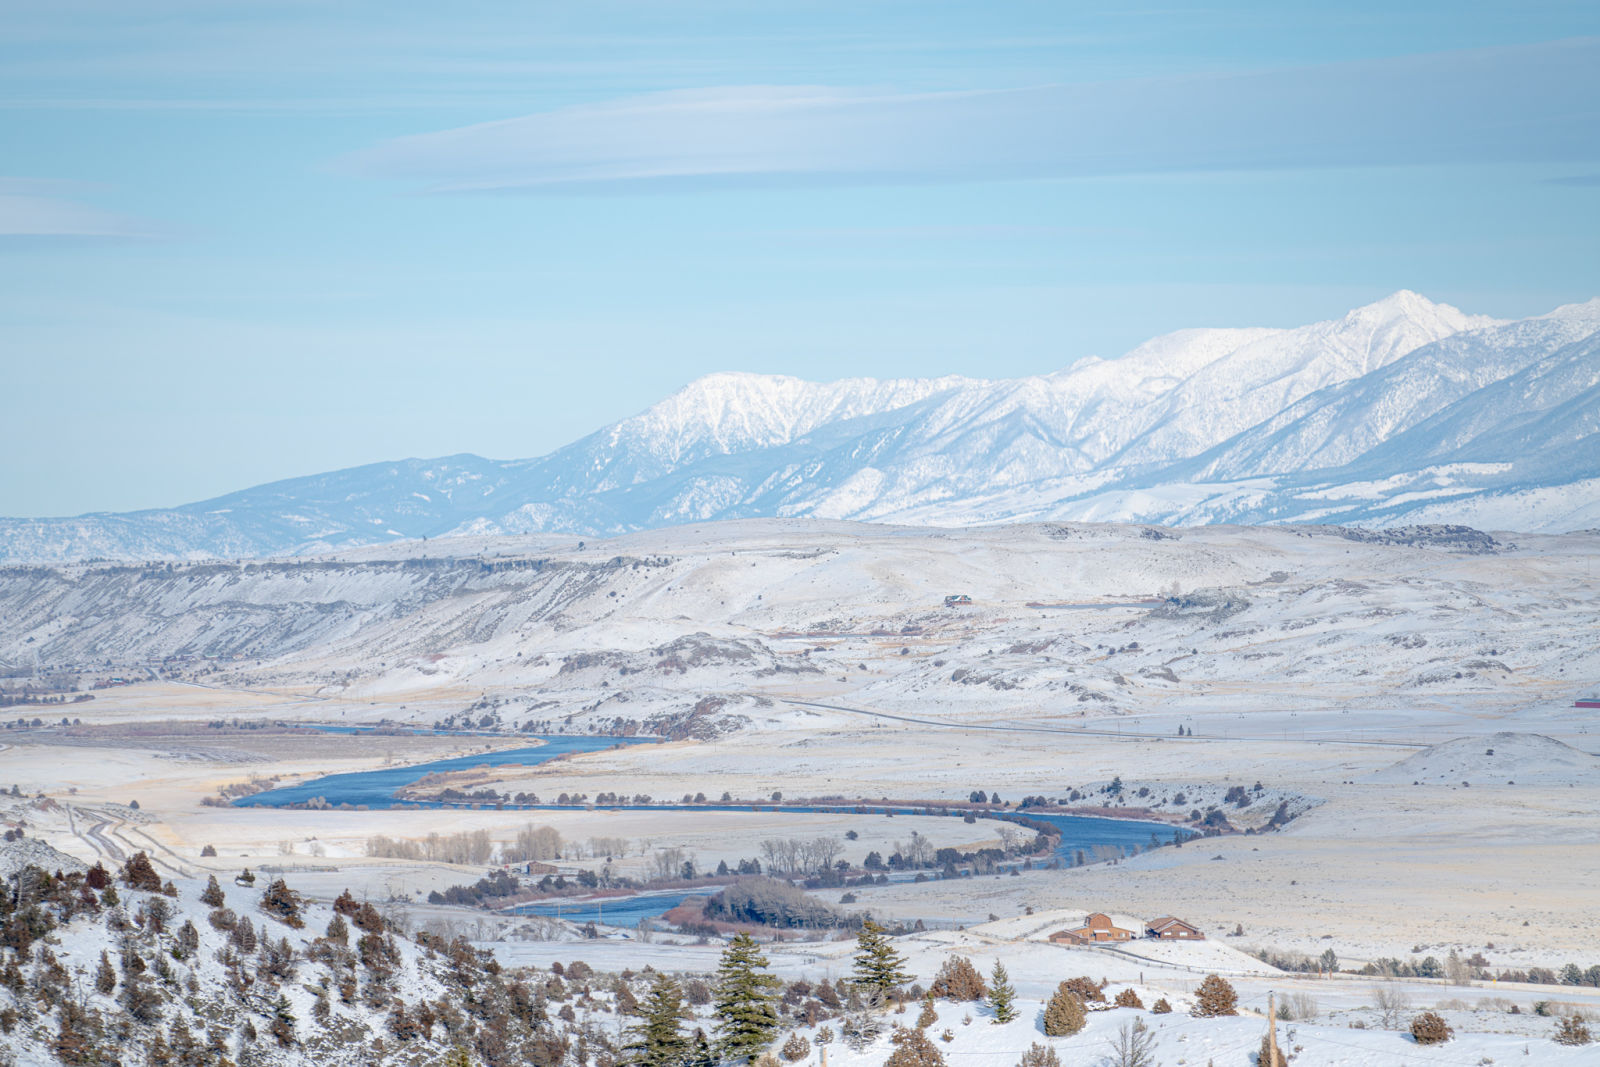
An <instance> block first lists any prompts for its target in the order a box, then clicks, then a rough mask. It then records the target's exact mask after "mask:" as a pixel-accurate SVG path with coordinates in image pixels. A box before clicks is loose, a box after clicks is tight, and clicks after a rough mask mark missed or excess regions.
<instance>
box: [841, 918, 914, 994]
mask: <svg viewBox="0 0 1600 1067" xmlns="http://www.w3.org/2000/svg"><path fill="white" fill-rule="evenodd" d="M905 963H906V961H905V957H904V956H902V955H900V954H899V953H898V952H896V951H895V950H894V946H893V945H891V944H890V943H889V938H888V936H887V935H886V934H885V933H884V931H883V927H881V926H879V925H878V924H877V923H875V922H873V921H872V920H871V919H868V920H867V921H866V922H864V923H862V924H861V933H860V934H858V935H857V936H856V960H855V977H854V979H853V981H854V982H855V984H856V985H857V986H858V987H859V988H860V989H861V990H862V991H863V992H867V993H875V994H879V995H882V994H886V993H888V992H889V990H891V989H893V988H895V987H896V986H902V985H905V984H906V983H907V982H909V981H911V976H910V975H909V974H907V973H906V972H905V970H904V968H905Z"/></svg>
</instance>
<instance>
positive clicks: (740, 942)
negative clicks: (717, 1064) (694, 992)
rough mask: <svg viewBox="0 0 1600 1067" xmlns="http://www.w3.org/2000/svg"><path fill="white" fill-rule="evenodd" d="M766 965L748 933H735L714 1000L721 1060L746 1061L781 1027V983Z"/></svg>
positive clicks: (719, 973)
mask: <svg viewBox="0 0 1600 1067" xmlns="http://www.w3.org/2000/svg"><path fill="white" fill-rule="evenodd" d="M767 966H768V964H767V957H766V956H764V955H762V953H761V949H760V947H759V946H757V945H756V942H755V939H754V938H752V937H751V936H750V935H749V934H737V935H735V936H734V939H733V940H732V941H731V942H729V943H728V947H727V948H726V949H725V950H724V951H723V953H722V959H721V961H720V962H718V964H717V988H716V993H715V995H714V997H713V999H712V1010H713V1011H714V1012H715V1014H716V1017H717V1025H716V1031H717V1055H718V1056H719V1057H720V1058H721V1059H724V1060H730V1061H733V1062H736V1063H740V1062H744V1061H746V1060H750V1059H753V1058H754V1057H755V1056H757V1055H759V1054H760V1053H761V1051H762V1050H763V1049H765V1048H766V1047H767V1046H768V1045H770V1044H771V1043H772V1038H773V1035H774V1034H775V1033H776V1032H777V1030H778V1009H777V999H778V994H777V993H776V992H775V990H776V989H777V988H778V987H779V986H781V985H782V983H781V982H779V981H778V979H777V978H775V977H773V976H772V975H771V974H769V973H767Z"/></svg>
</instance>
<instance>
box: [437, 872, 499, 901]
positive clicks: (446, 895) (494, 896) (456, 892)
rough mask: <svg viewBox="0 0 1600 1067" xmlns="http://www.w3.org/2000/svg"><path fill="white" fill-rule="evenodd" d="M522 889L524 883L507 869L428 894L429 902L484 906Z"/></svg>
mask: <svg viewBox="0 0 1600 1067" xmlns="http://www.w3.org/2000/svg"><path fill="white" fill-rule="evenodd" d="M521 891H522V884H521V883H520V882H518V881H517V879H516V878H514V877H513V876H512V875H510V874H507V873H506V872H505V871H491V872H490V873H489V874H488V875H487V876H486V877H483V878H480V879H478V880H477V881H476V882H474V883H473V884H472V885H453V886H450V887H449V888H448V889H446V890H445V891H444V892H443V893H441V892H439V891H438V890H437V889H436V890H434V891H433V892H431V893H429V894H428V903H429V904H459V905H462V906H465V907H483V906H488V905H492V904H494V903H497V902H498V901H500V900H504V899H505V898H506V897H509V896H514V895H516V894H517V893H519V892H521Z"/></svg>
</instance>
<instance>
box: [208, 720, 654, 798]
mask: <svg viewBox="0 0 1600 1067" xmlns="http://www.w3.org/2000/svg"><path fill="white" fill-rule="evenodd" d="M336 732H339V733H345V732H351V733H354V732H359V731H354V730H338V731H336ZM538 740H541V741H543V742H544V744H542V745H539V746H538V747H537V748H508V749H502V750H501V751H499V752H480V753H477V754H475V755H471V756H457V757H456V758H455V759H442V760H434V761H433V762H432V763H415V764H411V765H410V766H405V767H382V768H379V769H378V770H375V771H352V772H351V773H349V774H330V775H328V776H326V777H324V778H314V779H312V780H311V781H309V782H302V783H301V784H300V785H290V786H284V787H283V788H282V789H269V790H267V791H266V792H264V793H256V794H255V795H253V796H248V797H240V798H239V799H238V800H235V801H234V802H233V803H234V805H235V806H236V807H241V808H281V807H285V806H286V805H289V804H304V803H305V802H306V801H308V800H310V799H312V798H313V797H322V798H323V799H325V800H326V801H327V802H328V803H329V804H333V805H338V804H353V805H355V806H357V807H359V806H361V805H363V804H365V805H366V806H367V807H369V808H390V807H395V806H396V803H395V799H394V794H395V790H397V789H400V788H402V787H404V786H408V785H411V784H412V783H413V782H417V781H420V780H421V779H423V778H426V777H427V776H428V775H430V774H437V773H439V772H441V771H464V770H470V769H471V768H473V767H483V766H490V767H501V766H504V765H506V764H518V765H520V766H524V767H532V766H535V765H537V764H540V763H544V762H546V761H547V760H553V759H555V758H556V757H557V756H566V755H571V754H572V753H574V752H599V751H602V750H604V749H608V748H614V747H616V746H617V745H638V744H649V743H650V742H651V741H652V740H654V739H653V738H638V737H566V736H551V737H542V738H539V739H538ZM420 806H424V807H441V806H442V805H438V804H430V805H420Z"/></svg>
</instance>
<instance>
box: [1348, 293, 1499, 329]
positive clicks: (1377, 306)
mask: <svg viewBox="0 0 1600 1067" xmlns="http://www.w3.org/2000/svg"><path fill="white" fill-rule="evenodd" d="M1337 321H1338V322H1339V323H1341V324H1344V325H1360V326H1366V327H1368V328H1373V327H1382V326H1387V325H1394V324H1399V323H1411V324H1413V325H1415V326H1418V327H1421V328H1422V329H1423V330H1424V331H1426V332H1428V333H1429V334H1432V335H1434V336H1436V337H1443V336H1445V335H1447V334H1452V333H1459V332H1460V331H1462V330H1471V329H1477V328H1479V327H1482V326H1495V325H1498V324H1499V322H1500V320H1498V319H1493V318H1490V317H1489V316H1487V315H1468V314H1467V313H1466V312H1464V311H1462V310H1461V309H1460V308H1458V307H1455V306H1453V305H1451V304H1443V303H1437V302H1435V301H1432V300H1429V299H1428V298H1427V297H1425V296H1423V295H1422V294H1421V293H1418V292H1413V291H1412V290H1410V289H1399V290H1396V291H1395V292H1393V293H1390V294H1389V295H1388V296H1386V297H1384V298H1383V299H1381V300H1374V301H1373V302H1372V303H1370V304H1364V305H1362V306H1361V307H1358V308H1355V309H1354V310H1352V311H1349V312H1346V313H1345V315H1344V316H1343V317H1341V318H1340V319H1339V320H1337Z"/></svg>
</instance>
